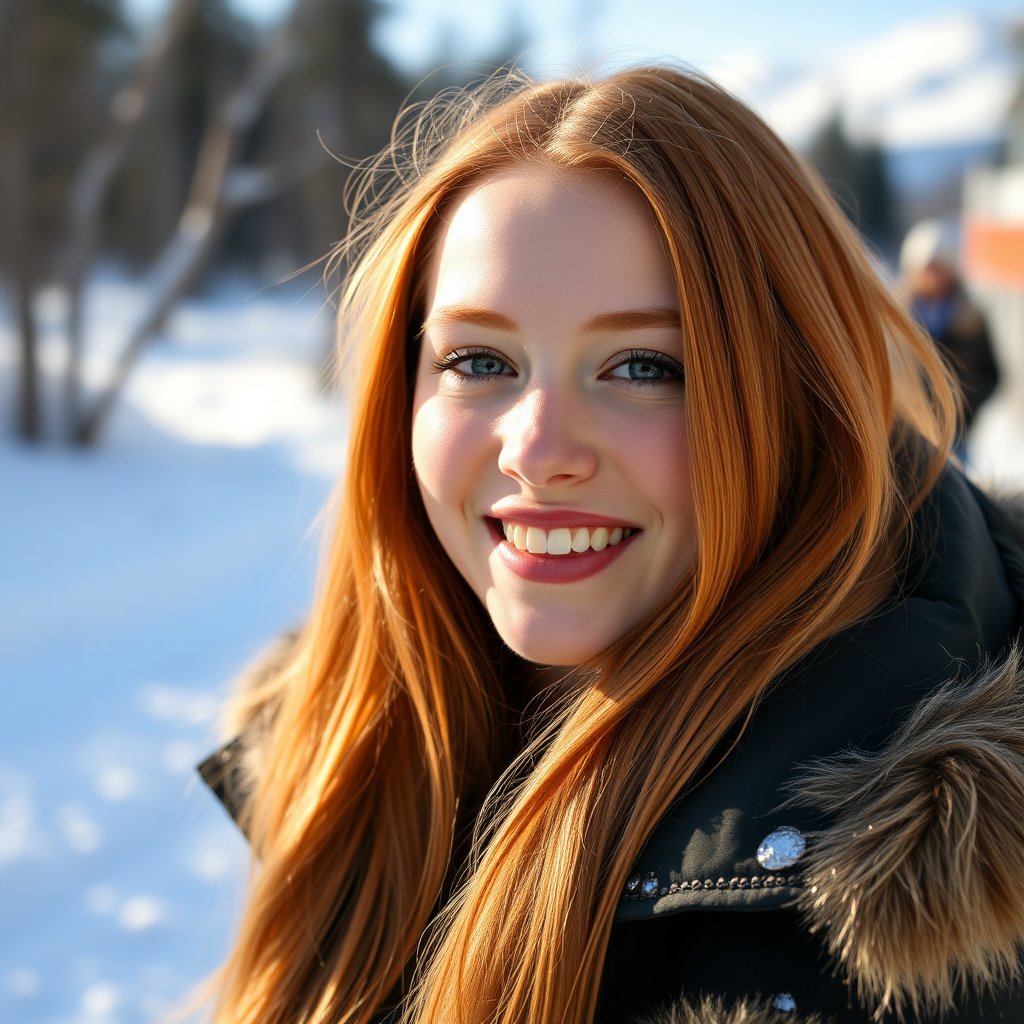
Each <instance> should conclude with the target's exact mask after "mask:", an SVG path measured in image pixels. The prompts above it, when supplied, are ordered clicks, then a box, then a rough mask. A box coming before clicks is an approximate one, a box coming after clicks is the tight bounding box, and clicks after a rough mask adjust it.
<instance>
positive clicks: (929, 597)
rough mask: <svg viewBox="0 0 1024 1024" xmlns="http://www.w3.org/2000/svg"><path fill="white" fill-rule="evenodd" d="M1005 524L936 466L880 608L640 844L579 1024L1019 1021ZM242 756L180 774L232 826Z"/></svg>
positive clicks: (1013, 629) (1019, 859)
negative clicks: (588, 1009) (592, 1001)
mask: <svg viewBox="0 0 1024 1024" xmlns="http://www.w3.org/2000/svg"><path fill="white" fill-rule="evenodd" d="M1015 520H1016V522H1015ZM1019 526H1024V510H1020V513H1019V514H1018V512H1017V511H1016V510H1015V509H1014V507H1013V506H1008V507H1007V508H1004V509H1002V510H1001V509H999V508H997V507H996V506H995V505H993V503H992V502H991V501H989V499H988V498H986V497H985V496H984V495H982V494H981V493H980V492H978V491H977V490H976V489H974V488H973V487H972V486H971V485H970V484H969V483H968V482H967V481H966V480H965V479H964V478H963V477H962V476H961V475H960V474H959V473H958V472H956V471H955V470H952V469H951V470H949V471H947V472H946V474H945V475H944V476H943V478H942V480H941V482H940V484H939V485H938V486H937V488H936V489H935V491H934V492H933V494H932V496H931V497H930V498H929V500H928V501H927V502H926V503H925V505H924V507H923V508H922V509H921V510H920V511H919V512H918V513H917V515H916V517H915V541H914V545H913V549H912V557H911V559H910V561H909V565H908V567H907V569H906V573H905V575H904V576H903V579H902V581H901V586H900V587H899V588H898V593H899V597H898V598H897V599H894V600H893V601H891V602H890V603H889V604H888V605H886V606H884V607H883V609H882V610H881V611H880V612H879V613H877V614H876V615H874V616H872V617H871V618H870V619H869V620H868V621H866V622H864V623H861V624H859V625H857V626H854V627H852V628H850V629H846V630H844V631H842V632H840V633H837V634H836V635H834V636H833V637H831V638H830V639H829V640H828V641H826V642H825V643H824V644H822V645H821V646H819V647H818V648H817V649H816V650H814V651H813V652H811V654H809V655H808V656H807V657H805V658H804V659H803V660H802V661H801V662H799V663H798V664H797V665H796V666H795V667H794V668H793V669H791V670H790V671H788V672H787V673H786V674H785V675H784V676H783V677H782V678H781V679H780V680H779V681H778V683H777V684H776V685H774V686H773V688H772V689H771V691H770V692H769V694H768V696H767V697H766V698H765V699H764V700H763V702H762V703H761V704H760V706H759V707H758V708H757V710H756V712H755V714H754V715H753V717H752V718H751V720H750V722H749V724H748V725H747V726H746V728H744V729H743V731H742V734H741V735H740V736H739V740H738V742H735V741H736V736H731V737H727V739H726V741H723V743H724V744H726V745H723V752H724V751H726V750H727V749H728V745H731V744H733V743H734V742H735V746H734V748H733V749H731V750H730V751H729V752H728V753H727V754H724V760H722V761H721V763H720V764H719V766H718V767H717V768H716V769H715V770H714V771H713V772H711V774H710V775H709V776H708V777H707V778H706V779H705V780H704V781H703V782H701V783H700V784H699V785H698V786H696V787H695V788H694V789H693V790H691V791H690V792H689V793H687V794H686V795H685V797H684V798H683V799H682V800H681V801H680V802H679V803H678V804H677V805H676V807H675V808H674V809H673V810H672V811H671V812H670V813H669V814H668V815H667V816H666V818H665V819H664V820H663V821H662V822H661V824H660V825H659V826H658V828H657V829H656V830H655V832H654V833H653V835H652V836H651V838H650V840H649V842H648V844H647V846H646V848H645V850H644V853H643V854H642V855H641V857H640V859H639V861H638V863H637V865H636V867H635V871H634V873H633V874H632V876H631V878H630V879H629V881H628V882H627V885H626V888H625V890H624V892H623V895H622V900H621V903H620V905H619V910H618V912H617V914H616V918H615V923H614V925H613V928H612V935H611V941H610V943H609V947H608V954H607V958H606V961H605V969H604V976H603V980H602V986H601V995H600V1002H599V1009H598V1014H597V1021H596V1024H620V1022H626V1021H636V1022H638V1024H645V1022H650V1024H655V1022H666V1024H684V1022H685V1024H761V1022H767V1021H773V1022H775V1021H778V1022H779V1024H781V1022H783V1021H791V1022H793V1024H798V1022H805V1021H807V1024H810V1022H809V1020H807V1019H808V1018H812V1017H813V1016H814V1015H816V1014H817V1015H820V1019H821V1021H827V1020H833V1021H835V1022H836V1024H847V1022H850V1024H852V1022H858V1024H867V1022H868V1021H870V1020H882V1021H889V1020H893V1021H895V1020H897V1019H898V1017H897V1014H898V1013H902V1014H903V1017H904V1018H905V1019H906V1020H908V1021H921V1022H929V1024H931V1022H932V1021H937V1020H940V1019H943V1014H944V1013H945V1015H946V1018H947V1019H950V1020H955V1021H957V1022H962V1024H975V1022H977V1024H981V1022H984V1024H989V1022H993V1021H1006V1022H1014V1024H1024V990H1022V989H1021V987H1020V986H1019V985H1018V984H1017V981H1018V977H1019V974H1018V972H1019V962H1020V961H1019V956H1020V952H1021V944H1022V941H1024V665H1019V664H1018V659H1017V655H1016V652H1015V650H1014V649H1013V645H1014V643H1015V641H1016V636H1017V632H1018V630H1019V629H1020V627H1021V624H1022V612H1024V553H1022V549H1021V546H1020V540H1019V537H1021V536H1024V529H1019V528H1018V527H1019ZM243 748H244V735H243V737H242V739H241V741H235V742H234V743H232V744H229V745H228V746H227V747H226V748H224V749H223V750H222V751H219V752H218V753H217V754H215V755H214V756H213V757H211V758H210V759H208V760H207V761H206V762H204V764H203V765H201V766H200V772H201V774H202V775H203V777H204V779H206V780H207V782H208V783H209V784H210V785H211V787H212V788H213V789H214V790H215V791H216V792H217V793H218V795H219V796H220V797H221V799H222V800H223V801H224V802H225V805H226V806H227V808H228V810H229V811H230V812H231V813H232V815H233V816H235V817H236V818H237V815H238V811H239V809H240V801H241V800H242V799H244V790H243V789H242V788H240V786H239V785H238V783H237V779H235V776H236V775H237V773H236V771H235V766H236V765H237V763H238V762H239V757H240V754H241V752H242V750H243ZM718 760H719V759H718V758H712V762H711V763H716V762H717V761H718ZM233 780H234V782H233ZM233 787H234V788H233ZM873 1014H877V1015H876V1016H872V1015H873Z"/></svg>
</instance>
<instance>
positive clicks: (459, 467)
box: [412, 395, 479, 510]
mask: <svg viewBox="0 0 1024 1024" xmlns="http://www.w3.org/2000/svg"><path fill="white" fill-rule="evenodd" d="M475 420H476V417H474V416H473V414H472V412H471V411H470V410H467V409H465V408H464V407H463V406H461V405H460V403H457V402H454V403H453V402H446V401H445V400H444V398H442V397H440V396H437V395H434V396H433V397H431V398H428V399H427V400H426V401H424V402H423V403H422V404H421V405H419V407H418V408H416V409H414V410H413V422H412V461H413V468H414V469H415V471H416V477H417V479H418V480H419V484H420V489H421V490H422V491H423V492H424V498H425V499H426V498H427V497H429V498H430V500H431V501H432V502H434V503H436V504H438V505H444V506H446V507H454V508H458V509H460V510H461V507H462V504H463V502H464V501H465V499H466V497H467V495H468V493H469V490H470V488H471V483H472V481H473V478H474V476H475V475H477V473H478V472H479V469H478V466H477V465H476V464H477V463H478V461H479V460H478V458H477V457H475V456H476V452H475V450H474V449H475V447H479V443H477V444H476V445H474V436H476V437H478V436H479V431H478V430H474V429H473V426H474V422H475Z"/></svg>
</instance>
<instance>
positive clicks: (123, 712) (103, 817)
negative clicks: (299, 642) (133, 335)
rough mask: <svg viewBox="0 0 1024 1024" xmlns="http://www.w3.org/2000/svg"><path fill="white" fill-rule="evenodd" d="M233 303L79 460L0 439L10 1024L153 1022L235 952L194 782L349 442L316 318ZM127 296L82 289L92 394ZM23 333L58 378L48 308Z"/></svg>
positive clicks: (279, 624)
mask: <svg viewBox="0 0 1024 1024" xmlns="http://www.w3.org/2000/svg"><path fill="white" fill-rule="evenodd" d="M252 291H253V289H252V288H251V287H250V288H245V287H244V286H241V285H236V286H234V287H231V286H226V287H222V288H220V289H219V290H218V292H217V293H216V296H215V298H212V299H204V300H198V301H192V302H188V303H186V304H185V305H184V306H183V307H182V308H181V309H180V311H179V312H178V313H177V314H176V315H175V316H174V318H173V319H172V321H171V323H170V324H169V329H168V332H167V335H166V337H165V338H164V339H163V340H161V341H160V342H159V343H158V344H156V345H154V347H153V348H152V349H151V350H150V352H149V353H148V354H147V355H146V357H145V358H144V359H143V361H142V363H141V364H140V366H139V367H138V372H137V374H136V375H135V377H134V378H133V379H132V382H131V385H130V387H129V390H128V393H127V395H126V396H125V400H124V402H123V403H122V404H121V406H120V408H119V409H118V411H117V414H116V416H115V417H114V419H113V421H112V422H111V424H110V430H109V431H108V433H107V435H106V436H105V438H104V440H103V442H102V444H101V445H100V446H99V447H98V448H97V449H95V450H93V451H89V452H85V453H83V452H76V451H71V450H69V449H67V448H64V447H59V446H56V445H52V444H51V445H46V446H40V447H38V448H35V449H26V448H24V447H21V446H18V445H15V444H13V443H12V442H11V441H10V440H3V441H0V696H2V707H3V711H2V713H0V1021H3V1022H5V1024H35V1022H47V1024H49V1022H61V1024H71V1022H81V1024H113V1022H123V1024H130V1022H143V1021H152V1020H154V1019H155V1018H157V1017H158V1016H160V1015H161V1014H162V1013H163V1012H164V1011H166V1010H167V1009H168V1008H170V1007H171V1006H173V1005H175V1004H176V1003H178V1002H179V1001H180V1000H181V998H182V996H183V995H184V994H186V993H187V992H188V991H189V990H190V989H191V988H192V986H194V985H195V984H196V983H198V982H200V981H201V980H202V979H204V978H205V977H206V976H207V975H208V974H209V973H210V972H211V971H212V970H213V969H214V968H215V967H216V966H217V965H218V963H219V962H220V961H221V959H222V957H223V955H224V953H225V951H226V949H227V947H228V942H229V937H230V935H231V932H232V929H233V927H234V925H235V922H236V920H237V915H238V910H239V906H240V902H241V898H242V894H243V892H244V887H245V882H246V878H247V872H248V852H247V848H246V845H245V843H244V841H243V840H242V838H241V836H240V835H239V834H238V833H237V831H236V829H235V827H234V825H233V824H232V823H231V822H230V820H229V819H228V818H227V816H226V815H225V814H224V812H223V811H222V810H221V808H220V806H219V805H218V804H217V803H216V801H215V800H214V798H213V797H212V796H211V795H210V794H209V793H208V792H206V790H205V788H204V787H203V786H202V785H201V784H199V783H198V782H197V779H196V776H195V773H194V770H193V769H194V765H195V763H196V762H197V761H198V760H199V759H200V758H201V757H202V756H203V755H204V754H205V753H207V752H208V751H210V750H212V749H213V748H214V746H216V744H217V742H218V735H217V724H216V719H217V712H218V708H219V706H220V704H221V701H222V699H223V697H224V695H225V693H226V692H227V686H228V683H229V680H230V679H231V677H232V675H233V673H235V672H236V671H237V670H238V669H239V668H240V667H241V666H242V665H243V664H244V662H245V661H246V660H247V659H248V658H250V657H251V656H252V655H253V654H254V653H255V652H256V651H257V650H258V649H259V648H260V646H261V645H262V644H263V643H264V642H265V641H266V640H268V639H269V638H270V637H272V636H273V635H274V634H275V632H276V631H278V630H280V629H282V628H283V627H287V626H289V625H291V624H293V623H295V622H297V621H299V620H300V619H301V618H302V616H303V614H304V610H305V608H306V606H307V603H308V600H309V595H310V592H311V584H312V579H313V575H314V570H315V565H316V560H317V554H318V546H317V544H318V534H317V528H316V521H317V516H318V512H319V510H320V508H321V506H322V504H323V502H324V500H325V498H326V497H327V495H328V492H329V490H330V488H331V486H332V484H333V482H334V480H335V479H336V478H337V476H338V473H339V470H340V468H341V463H342V456H343V449H344V433H345V423H344V414H343V410H342V408H341V407H340V405H339V403H337V402H331V401H329V400H328V399H327V398H325V397H324V395H323V392H324V390H325V389H324V386H323V385H322V383H321V381H320V378H319V377H318V370H319V367H320V365H321V364H322V361H323V353H324V350H325V345H326V337H325V334H326V332H325V323H324V319H325V318H324V317H323V315H321V316H320V317H318V316H317V313H318V308H317V303H316V301H315V300H301V299H300V301H298V302H297V303H296V302H293V301H292V300H293V299H294V298H295V295H294V293H292V292H288V293H287V294H286V295H285V296H280V295H276V296H275V295H273V294H270V295H266V294H257V295H256V296H254V297H248V296H249V295H251V293H252ZM140 299H141V296H140V294H139V292H138V290H137V289H136V288H134V287H133V286H131V285H129V284H125V283H123V282H119V281H118V280H117V279H108V280H105V281H103V282H102V283H101V284H100V285H99V286H98V287H97V288H96V289H95V290H94V292H93V295H92V302H91V335H92V340H93V346H94V350H95V352H96V356H95V358H94V359H93V360H92V362H91V364H90V368H89V369H90V374H92V375H99V374H101V373H102V371H103V369H104V366H105V364H107V363H108V362H109V355H110V353H111V352H112V351H113V349H114V347H115V346H116V342H117V339H118V338H119V336H120V330H121V328H123V326H124V325H125V324H126V322H127V321H128V320H129V319H130V317H131V315H132V313H133V310H134V309H136V308H137V306H138V303H139V302H140ZM40 313H41V315H42V317H43V319H44V322H47V323H48V324H49V325H50V327H51V331H50V333H51V334H52V337H49V338H48V339H47V343H46V347H45V352H44V356H45V358H44V363H45V365H46V366H47V368H48V370H49V371H50V372H51V373H53V372H54V371H56V370H58V369H59V364H60V361H61V355H62V354H61V350H60V345H59V343H58V340H57V336H56V335H57V331H56V328H57V327H58V326H59V320H60V315H61V309H60V302H59V297H57V296H53V295H51V296H44V299H43V302H42V304H41V308H40ZM2 330H4V328H3V327H0V331H2ZM12 343H13V339H12V338H11V337H10V335H9V334H6V335H0V360H2V362H0V370H2V371H3V376H2V377H0V384H2V385H3V387H4V393H3V394H2V396H0V403H2V405H0V408H2V409H3V411H4V415H5V416H6V417H9V416H10V411H11V402H10V400H9V399H10V387H9V385H10V369H11V364H12V359H13V352H12Z"/></svg>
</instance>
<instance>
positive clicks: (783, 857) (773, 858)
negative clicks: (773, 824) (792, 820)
mask: <svg viewBox="0 0 1024 1024" xmlns="http://www.w3.org/2000/svg"><path fill="white" fill-rule="evenodd" d="M806 848H807V840H806V839H804V834H803V832H801V831H800V829H798V828H793V827H792V826H790V825H783V826H782V827H781V828H777V829H775V831H774V832H769V833H768V835H766V836H765V837H764V839H762V840H761V845H760V846H759V847H758V848H757V863H758V864H760V865H761V867H763V868H767V869H768V870H769V871H778V869H779V868H788V867H789V866H790V865H792V864H795V863H796V862H797V861H798V860H799V859H800V855H801V854H802V853H803V852H804V850H805V849H806Z"/></svg>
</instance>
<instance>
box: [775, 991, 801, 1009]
mask: <svg viewBox="0 0 1024 1024" xmlns="http://www.w3.org/2000/svg"><path fill="white" fill-rule="evenodd" d="M772 1007H773V1008H774V1009H776V1010H781V1011H782V1012H783V1013H792V1012H793V1011H794V1010H795V1009H796V1000H795V999H794V998H793V997H792V996H791V995H790V994H789V993H788V992H780V993H779V994H778V995H777V996H776V997H775V998H774V999H773V1000H772Z"/></svg>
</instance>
